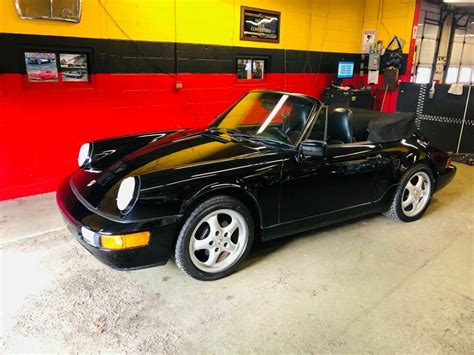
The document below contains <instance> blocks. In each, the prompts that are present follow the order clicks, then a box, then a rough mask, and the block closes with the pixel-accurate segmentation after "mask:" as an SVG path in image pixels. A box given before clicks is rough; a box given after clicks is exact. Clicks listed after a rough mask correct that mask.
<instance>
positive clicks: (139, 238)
mask: <svg viewBox="0 0 474 355" xmlns="http://www.w3.org/2000/svg"><path fill="white" fill-rule="evenodd" d="M100 240H101V243H102V248H105V249H112V250H120V249H131V248H138V247H144V246H146V245H148V242H149V241H150V232H140V233H133V234H122V235H102V236H101V237H100Z"/></svg>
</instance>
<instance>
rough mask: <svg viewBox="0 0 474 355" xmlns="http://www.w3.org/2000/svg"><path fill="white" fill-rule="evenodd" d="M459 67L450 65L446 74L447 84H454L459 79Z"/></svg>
mask: <svg viewBox="0 0 474 355" xmlns="http://www.w3.org/2000/svg"><path fill="white" fill-rule="evenodd" d="M458 72H459V68H458V67H449V68H448V73H447V74H446V81H445V83H446V84H454V83H456V82H457V81H458Z"/></svg>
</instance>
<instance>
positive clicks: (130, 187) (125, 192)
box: [117, 176, 138, 211]
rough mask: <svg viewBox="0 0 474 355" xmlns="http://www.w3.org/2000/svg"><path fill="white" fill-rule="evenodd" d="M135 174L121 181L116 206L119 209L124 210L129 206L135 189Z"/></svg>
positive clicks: (133, 197)
mask: <svg viewBox="0 0 474 355" xmlns="http://www.w3.org/2000/svg"><path fill="white" fill-rule="evenodd" d="M137 180H138V178H137V177H136V176H130V177H128V178H126V179H124V180H123V181H122V183H121V184H120V187H119V190H118V194H117V207H118V209H119V210H120V211H125V210H127V209H128V208H129V207H131V205H132V203H133V201H134V199H135V197H136V194H135V192H136V191H137V187H138V186H137Z"/></svg>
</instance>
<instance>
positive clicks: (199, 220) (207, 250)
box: [175, 196, 254, 280]
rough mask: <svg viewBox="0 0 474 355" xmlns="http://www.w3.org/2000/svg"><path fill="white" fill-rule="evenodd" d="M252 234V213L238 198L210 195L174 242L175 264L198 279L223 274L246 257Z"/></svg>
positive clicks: (212, 278)
mask: <svg viewBox="0 0 474 355" xmlns="http://www.w3.org/2000/svg"><path fill="white" fill-rule="evenodd" d="M253 233H254V231H253V219H252V216H251V214H250V212H249V211H248V209H247V207H245V205H243V204H242V203H241V202H240V201H239V200H237V199H235V198H232V197H229V196H217V197H213V198H210V199H209V200H207V201H205V202H203V203H202V204H200V205H199V206H197V207H196V208H195V209H194V211H193V212H192V213H191V215H190V216H189V217H188V219H187V221H186V222H185V224H184V226H183V228H182V230H181V233H180V235H179V237H178V241H177V243H176V250H175V259H176V263H177V265H178V267H179V268H180V269H182V270H183V271H184V272H186V273H187V274H189V275H190V276H192V277H194V278H196V279H199V280H215V279H219V278H222V277H225V276H227V275H229V274H231V273H232V272H233V271H234V270H235V269H236V268H237V267H238V266H239V264H240V262H241V261H242V260H243V259H245V257H246V256H247V254H248V251H249V249H250V246H251V244H252V241H253Z"/></svg>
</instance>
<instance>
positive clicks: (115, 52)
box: [0, 33, 407, 74]
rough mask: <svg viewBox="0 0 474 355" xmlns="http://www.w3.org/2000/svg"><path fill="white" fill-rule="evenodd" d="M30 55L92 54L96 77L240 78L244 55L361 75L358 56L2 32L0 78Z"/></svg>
mask: <svg viewBox="0 0 474 355" xmlns="http://www.w3.org/2000/svg"><path fill="white" fill-rule="evenodd" d="M28 50H44V51H47V50H52V51H66V52H67V51H71V52H87V53H89V57H90V71H91V73H93V74H94V73H176V72H178V73H235V68H236V60H237V58H239V57H245V56H255V57H264V58H268V68H267V72H270V73H285V72H286V73H336V72H337V63H338V62H339V61H341V60H350V61H354V62H355V63H356V72H357V71H358V68H359V63H360V61H361V56H360V54H354V53H330V52H315V51H304V50H284V49H267V48H254V47H235V46H234V47H233V46H218V45H207V44H187V43H166V42H146V41H125V40H114V39H93V38H79V37H61V36H39V35H23V34H8V33H0V73H25V72H26V68H25V60H24V56H23V53H24V52H25V51H28ZM285 57H286V63H285ZM406 57H407V55H405V56H404V59H405V60H404V62H405V63H406V59H407V58H406ZM405 63H404V66H403V68H402V71H401V72H402V73H403V72H404V70H405V69H404V67H405ZM285 64H286V65H285Z"/></svg>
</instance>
